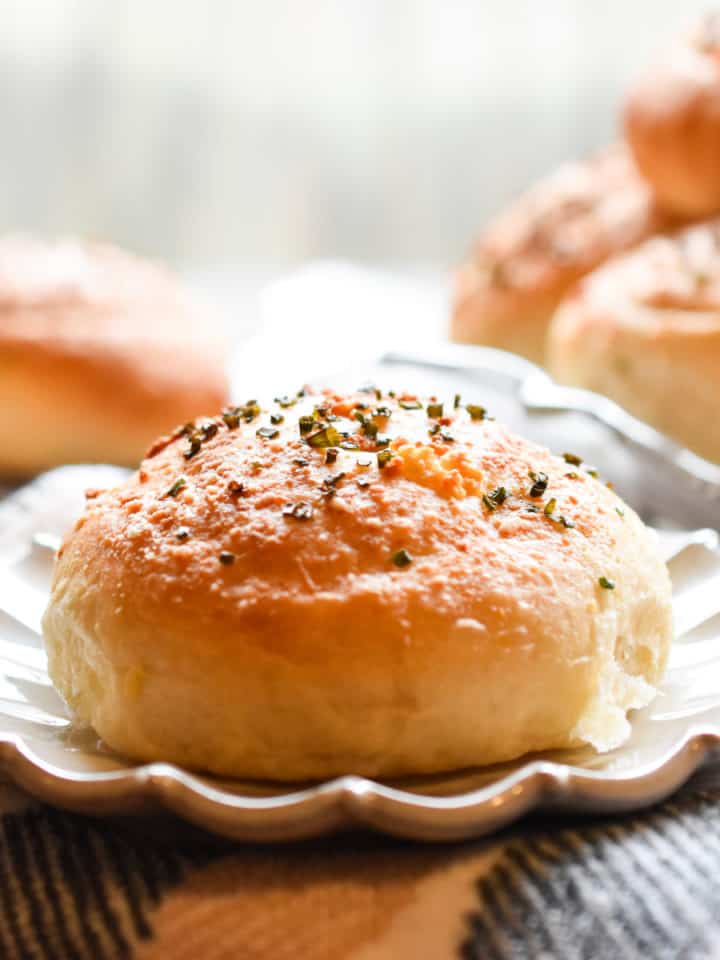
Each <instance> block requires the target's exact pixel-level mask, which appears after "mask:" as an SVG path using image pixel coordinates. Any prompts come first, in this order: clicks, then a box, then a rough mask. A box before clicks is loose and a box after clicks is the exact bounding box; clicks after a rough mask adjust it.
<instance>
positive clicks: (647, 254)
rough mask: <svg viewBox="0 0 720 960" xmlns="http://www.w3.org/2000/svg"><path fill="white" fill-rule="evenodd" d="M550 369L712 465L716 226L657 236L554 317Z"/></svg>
mask: <svg viewBox="0 0 720 960" xmlns="http://www.w3.org/2000/svg"><path fill="white" fill-rule="evenodd" d="M549 355H550V367H551V370H552V372H553V373H554V375H555V376H556V377H557V378H558V379H559V380H561V381H562V382H564V383H568V384H572V385H575V386H581V387H586V388H588V389H590V390H595V391H597V392H598V393H604V394H606V395H607V396H609V397H611V398H612V399H613V400H616V401H617V402H618V403H620V404H621V405H622V406H624V407H625V408H626V409H627V410H629V411H630V412H631V413H633V414H635V415H636V416H638V417H640V418H641V419H643V420H646V421H647V422H648V423H651V424H653V425H654V426H655V427H657V428H658V429H659V430H662V431H663V432H664V433H667V434H668V435H669V436H671V437H673V438H674V439H675V440H677V441H678V442H679V443H681V444H683V445H685V446H687V447H689V448H690V449H691V450H694V451H695V452H696V453H699V454H700V455H701V456H703V457H706V458H707V459H709V460H715V461H718V462H720V418H719V417H718V410H720V393H719V392H718V390H719V386H718V385H719V384H720V224H718V223H714V224H702V225H699V226H697V227H693V228H691V229H689V230H685V231H682V232H681V233H679V234H677V235H675V236H672V237H657V238H654V239H652V240H649V241H647V243H645V244H643V245H642V246H641V247H639V248H638V249H637V250H636V251H633V252H631V253H629V254H627V255H625V256H624V257H619V258H618V259H617V260H616V261H614V262H611V263H608V264H606V265H605V266H604V267H601V268H600V269H599V270H598V271H596V272H595V273H594V274H591V275H590V276H589V277H588V278H587V279H586V280H585V281H584V283H583V284H582V286H581V288H580V289H579V291H578V293H577V295H576V296H574V297H572V298H570V299H569V300H568V301H567V302H566V303H565V304H563V306H562V307H561V308H560V309H559V310H558V312H557V315H556V317H555V319H554V321H553V325H552V328H551V333H550V346H549Z"/></svg>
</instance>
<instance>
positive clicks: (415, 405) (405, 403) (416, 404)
mask: <svg viewBox="0 0 720 960" xmlns="http://www.w3.org/2000/svg"><path fill="white" fill-rule="evenodd" d="M399 403H400V406H401V407H402V409H403V410H420V409H421V408H422V404H421V403H420V401H419V400H400V401H399Z"/></svg>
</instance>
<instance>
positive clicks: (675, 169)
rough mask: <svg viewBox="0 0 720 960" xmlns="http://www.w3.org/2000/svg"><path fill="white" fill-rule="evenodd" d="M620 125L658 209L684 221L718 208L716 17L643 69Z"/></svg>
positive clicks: (719, 32)
mask: <svg viewBox="0 0 720 960" xmlns="http://www.w3.org/2000/svg"><path fill="white" fill-rule="evenodd" d="M624 125H625V135H626V137H627V141H628V143H629V144H630V146H631V148H632V151H633V154H634V157H635V162H636V163H637V166H638V168H639V170H640V171H641V173H642V174H643V176H644V177H645V178H646V179H647V181H648V183H649V184H650V185H651V187H652V189H653V191H654V192H655V195H656V197H657V202H658V204H659V205H660V206H662V207H663V209H665V210H666V211H667V212H668V213H671V214H674V215H676V216H681V217H685V218H688V219H699V218H702V217H708V216H711V215H713V214H716V213H718V212H720V14H714V15H712V16H708V17H706V18H705V19H704V20H703V21H702V23H701V25H700V26H699V28H698V29H697V30H695V32H694V33H692V34H691V35H690V36H688V37H685V38H684V39H683V40H682V42H680V43H678V44H676V45H675V46H674V47H673V48H671V49H670V50H669V51H667V52H666V54H665V55H664V56H663V57H662V59H659V60H658V61H657V62H656V63H654V64H653V65H652V66H651V67H650V68H649V69H648V70H646V71H645V72H644V73H643V75H642V76H641V77H640V79H639V80H638V81H637V83H636V84H635V85H634V86H633V88H632V89H631V91H630V93H629V95H628V98H627V101H626V104H625V112H624Z"/></svg>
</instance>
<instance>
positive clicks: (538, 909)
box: [462, 791, 720, 960]
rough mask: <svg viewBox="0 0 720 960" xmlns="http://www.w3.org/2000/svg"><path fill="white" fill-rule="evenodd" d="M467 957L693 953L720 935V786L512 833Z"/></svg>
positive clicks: (487, 886)
mask: <svg viewBox="0 0 720 960" xmlns="http://www.w3.org/2000/svg"><path fill="white" fill-rule="evenodd" d="M478 899H479V906H478V909H477V911H476V912H475V913H473V914H472V916H471V917H470V918H469V921H468V923H469V927H470V932H469V934H468V937H467V940H466V941H465V943H464V945H463V949H462V955H463V957H464V958H465V960H510V958H512V960H515V958H531V960H551V958H552V960H554V958H563V960H597V958H635V957H637V958H640V957H642V958H652V960H695V958H698V960H699V958H707V957H710V956H714V955H716V954H715V953H713V944H714V943H717V942H718V941H719V940H720V793H718V792H715V791H712V792H698V793H694V794H690V795H687V796H685V797H683V798H682V799H678V800H676V801H672V802H668V803H665V804H663V805H662V806H661V807H659V808H656V809H655V810H653V811H650V812H648V813H645V814H643V815H639V816H633V817H628V818H623V819H619V818H615V819H614V820H613V821H611V822H604V823H602V824H592V825H590V824H587V823H585V824H583V825H578V826H575V827H573V828H572V829H567V828H556V829H553V828H548V829H545V830H544V831H543V832H541V833H534V834H533V835H532V836H529V837H524V838H522V839H516V840H512V841H510V843H509V844H508V845H507V846H506V847H505V849H504V851H503V854H502V856H501V857H500V860H499V861H498V863H497V864H496V865H495V867H494V869H493V870H492V871H491V872H490V873H489V874H488V875H487V876H485V877H483V878H482V880H481V881H480V882H479V883H478Z"/></svg>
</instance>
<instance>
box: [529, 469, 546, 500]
mask: <svg viewBox="0 0 720 960" xmlns="http://www.w3.org/2000/svg"><path fill="white" fill-rule="evenodd" d="M528 476H529V477H530V479H531V480H532V481H533V485H532V486H531V487H530V491H529V492H528V496H529V497H533V498H536V497H541V496H542V495H543V494H544V493H545V491H546V490H547V486H548V475H547V474H546V473H535V471H533V470H531V471H530V472H529V474H528Z"/></svg>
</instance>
